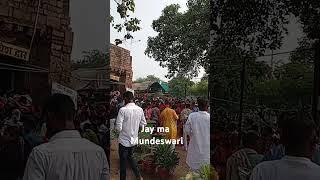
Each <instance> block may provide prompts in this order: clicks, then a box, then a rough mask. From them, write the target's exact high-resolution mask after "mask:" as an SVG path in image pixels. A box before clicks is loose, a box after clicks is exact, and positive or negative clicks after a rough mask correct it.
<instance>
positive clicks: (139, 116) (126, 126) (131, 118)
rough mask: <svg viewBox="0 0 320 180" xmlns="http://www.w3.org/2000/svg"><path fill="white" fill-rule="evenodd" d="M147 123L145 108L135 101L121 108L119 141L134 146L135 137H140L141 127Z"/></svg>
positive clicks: (117, 124) (118, 125) (117, 127)
mask: <svg viewBox="0 0 320 180" xmlns="http://www.w3.org/2000/svg"><path fill="white" fill-rule="evenodd" d="M145 125H147V121H146V118H145V116H144V112H143V109H142V108H140V107H139V106H137V105H135V104H134V103H129V104H127V105H126V106H124V107H122V108H121V109H120V110H119V113H118V117H117V122H116V129H117V130H118V131H119V132H120V134H119V143H120V144H122V145H123V146H125V147H132V146H134V145H136V144H134V141H132V140H133V139H136V138H138V133H139V127H143V126H145Z"/></svg>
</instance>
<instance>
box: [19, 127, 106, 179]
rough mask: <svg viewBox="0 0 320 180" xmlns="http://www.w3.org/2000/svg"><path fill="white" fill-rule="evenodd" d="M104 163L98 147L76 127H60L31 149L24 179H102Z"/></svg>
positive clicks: (102, 152) (102, 153) (104, 168)
mask: <svg viewBox="0 0 320 180" xmlns="http://www.w3.org/2000/svg"><path fill="white" fill-rule="evenodd" d="M107 165H108V163H107V159H106V156H105V152H104V151H103V149H102V148H101V147H99V146H97V145H95V144H94V143H92V142H90V141H89V140H87V139H85V138H81V136H80V133H79V132H77V131H74V130H71V131H62V132H60V133H57V134H56V135H54V136H53V137H52V138H51V139H50V140H49V142H48V143H45V144H42V145H40V146H37V147H35V148H34V149H33V150H32V153H31V155H30V158H29V160H28V163H27V169H26V172H25V178H24V180H38V179H39V180H40V179H46V180H91V179H97V180H98V179H99V180H100V179H101V180H102V179H103V177H107V174H104V173H106V172H108V166H107ZM39 168H41V170H40V169H39ZM33 171H37V173H36V174H35V173H33Z"/></svg>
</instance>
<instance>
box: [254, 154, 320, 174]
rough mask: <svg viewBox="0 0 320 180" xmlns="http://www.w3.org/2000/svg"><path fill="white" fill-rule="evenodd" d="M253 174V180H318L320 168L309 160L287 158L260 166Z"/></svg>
mask: <svg viewBox="0 0 320 180" xmlns="http://www.w3.org/2000/svg"><path fill="white" fill-rule="evenodd" d="M252 174H254V175H255V176H254V177H251V180H301V179H303V180H318V179H320V166H318V165H317V164H315V163H313V162H311V160H310V159H308V158H303V157H293V156H285V157H283V158H282V159H281V160H275V161H266V162H263V163H260V164H258V166H257V167H256V168H255V169H254V170H253V172H252Z"/></svg>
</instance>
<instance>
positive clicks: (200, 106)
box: [197, 98, 208, 110]
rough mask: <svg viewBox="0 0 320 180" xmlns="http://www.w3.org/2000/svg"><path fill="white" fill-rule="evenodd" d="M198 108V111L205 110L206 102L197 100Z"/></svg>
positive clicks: (200, 99) (201, 99)
mask: <svg viewBox="0 0 320 180" xmlns="http://www.w3.org/2000/svg"><path fill="white" fill-rule="evenodd" d="M197 101H198V108H199V109H200V110H205V109H206V108H207V106H208V101H207V100H205V99H203V98H199V99H198V100H197Z"/></svg>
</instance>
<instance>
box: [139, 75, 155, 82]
mask: <svg viewBox="0 0 320 180" xmlns="http://www.w3.org/2000/svg"><path fill="white" fill-rule="evenodd" d="M148 81H150V82H159V81H161V80H160V78H158V77H156V76H154V75H148V76H147V77H146V78H138V79H137V80H135V81H134V82H135V83H142V82H148Z"/></svg>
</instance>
